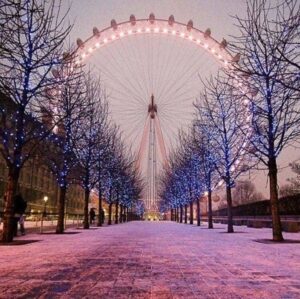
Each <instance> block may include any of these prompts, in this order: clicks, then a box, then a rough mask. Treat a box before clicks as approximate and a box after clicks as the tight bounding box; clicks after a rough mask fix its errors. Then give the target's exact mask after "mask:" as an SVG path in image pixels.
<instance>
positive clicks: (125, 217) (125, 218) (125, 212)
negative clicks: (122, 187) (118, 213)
mask: <svg viewBox="0 0 300 299" xmlns="http://www.w3.org/2000/svg"><path fill="white" fill-rule="evenodd" d="M123 213H124V214H123V222H127V207H124V209H123Z"/></svg>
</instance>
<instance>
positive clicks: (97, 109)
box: [75, 73, 108, 229]
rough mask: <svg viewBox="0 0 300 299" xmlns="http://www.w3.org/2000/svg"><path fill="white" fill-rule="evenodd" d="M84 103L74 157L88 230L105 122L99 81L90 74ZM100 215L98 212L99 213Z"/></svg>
mask: <svg viewBox="0 0 300 299" xmlns="http://www.w3.org/2000/svg"><path fill="white" fill-rule="evenodd" d="M85 90H86V94H85V98H84V100H85V102H86V105H87V106H88V114H87V115H86V117H85V118H80V121H79V124H80V125H79V131H80V133H79V140H78V142H77V145H76V149H75V151H76V155H77V157H78V160H79V163H80V166H81V171H80V173H81V175H80V181H81V185H82V186H83V189H84V226H83V227H84V229H88V228H89V211H88V204H89V199H90V193H91V190H92V189H93V188H94V187H95V186H96V184H97V181H98V175H97V166H96V165H97V159H98V150H99V145H100V144H101V143H103V142H105V141H106V140H102V139H101V137H102V136H103V134H102V130H103V127H104V125H105V123H106V120H107V113H108V111H107V103H106V102H105V97H104V93H103V90H102V88H101V84H100V81H99V80H95V79H92V76H91V73H88V74H87V75H86V76H85ZM99 213H100V211H99Z"/></svg>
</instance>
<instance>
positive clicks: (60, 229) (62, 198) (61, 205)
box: [56, 187, 67, 234]
mask: <svg viewBox="0 0 300 299" xmlns="http://www.w3.org/2000/svg"><path fill="white" fill-rule="evenodd" d="M59 191H60V192H59V199H58V220H57V226H56V233H57V234H63V233H64V221H65V202H66V192H67V187H60V188H59Z"/></svg>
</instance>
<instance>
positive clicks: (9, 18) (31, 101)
mask: <svg viewBox="0 0 300 299" xmlns="http://www.w3.org/2000/svg"><path fill="white" fill-rule="evenodd" d="M65 19H66V15H62V14H61V13H60V1H55V0H48V1H37V0H32V1H25V0H20V1H14V0H3V1H1V5H0V22H1V25H2V27H1V37H0V38H1V41H0V42H1V49H0V55H1V57H0V89H1V91H2V92H3V93H4V94H5V96H6V97H7V99H9V100H11V101H12V102H13V106H14V108H13V109H11V110H9V109H8V111H7V109H6V107H5V106H4V105H3V102H2V101H1V108H0V118H1V128H0V140H1V147H0V152H1V154H2V156H3V158H4V160H5V161H6V165H7V167H8V184H7V187H6V192H5V193H6V196H5V198H6V200H5V211H4V214H5V215H4V227H3V237H2V240H3V241H5V242H11V241H12V240H13V232H12V221H13V210H14V200H13V199H14V196H15V194H16V190H17V185H18V180H19V176H20V170H21V168H22V167H23V165H24V163H25V161H26V160H28V159H29V157H31V156H32V155H34V152H35V151H36V149H37V146H38V144H39V142H40V141H41V140H43V139H45V138H46V137H47V136H48V135H49V133H50V132H51V128H45V127H42V128H41V125H37V124H35V125H34V124H33V123H34V122H35V121H38V120H41V118H42V114H43V109H44V108H48V107H49V101H48V98H47V97H45V96H44V91H45V89H46V88H47V87H51V86H53V85H54V84H57V82H56V81H55V80H53V77H52V75H51V70H52V69H53V67H55V66H56V65H58V64H59V63H60V61H61V58H62V47H63V42H64V40H65V39H66V37H67V36H68V34H69V32H70V29H71V28H70V26H66V27H65V26H64V25H65V24H64V22H65ZM7 112H9V113H7Z"/></svg>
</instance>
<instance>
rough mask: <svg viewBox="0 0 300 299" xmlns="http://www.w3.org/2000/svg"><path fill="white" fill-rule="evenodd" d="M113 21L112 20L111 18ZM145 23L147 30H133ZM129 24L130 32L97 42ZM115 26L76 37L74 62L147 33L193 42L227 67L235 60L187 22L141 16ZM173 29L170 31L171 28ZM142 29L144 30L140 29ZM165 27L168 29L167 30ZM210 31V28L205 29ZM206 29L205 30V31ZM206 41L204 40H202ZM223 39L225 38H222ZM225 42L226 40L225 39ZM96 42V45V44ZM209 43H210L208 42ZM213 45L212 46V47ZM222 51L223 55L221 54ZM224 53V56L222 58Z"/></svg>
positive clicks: (216, 42)
mask: <svg viewBox="0 0 300 299" xmlns="http://www.w3.org/2000/svg"><path fill="white" fill-rule="evenodd" d="M112 21H114V20H112ZM145 23H147V24H148V26H149V28H147V29H149V31H147V30H146V28H142V27H141V28H139V29H141V31H138V29H137V30H134V29H135V28H137V27H138V26H139V25H140V24H143V25H145ZM159 23H161V24H164V25H165V26H166V27H164V28H163V30H161V28H159V30H155V29H157V28H154V27H155V25H157V24H159ZM127 25H130V26H131V28H132V32H131V33H128V32H124V35H123V36H120V35H118V34H113V35H111V36H110V37H108V38H106V39H107V40H106V41H105V38H104V39H103V40H102V42H103V43H101V41H100V43H99V39H100V38H101V36H102V35H103V34H104V33H107V32H110V31H112V32H115V33H117V32H118V31H119V29H120V27H121V28H122V27H123V26H127ZM174 25H175V26H178V27H179V28H180V29H181V30H182V31H180V32H179V31H178V30H177V31H176V34H174V33H173V31H174ZM115 26H116V27H114V26H112V25H111V26H108V27H105V28H103V29H102V30H100V31H99V30H98V29H97V28H96V27H94V29H96V30H97V34H92V35H91V36H90V37H88V38H87V39H86V40H84V41H82V40H81V39H80V38H78V39H77V48H76V49H75V50H74V51H73V52H72V53H71V57H73V58H74V59H75V64H80V63H81V62H82V61H84V60H85V59H86V58H87V57H89V56H91V54H92V53H93V52H95V51H96V50H99V49H100V48H102V47H103V46H107V45H109V44H111V43H112V42H114V41H118V40H121V39H123V38H124V37H128V36H135V35H149V34H151V33H152V34H162V35H165V36H170V35H173V36H174V37H177V38H181V39H183V40H186V41H189V42H193V43H194V44H196V45H198V46H201V48H200V49H204V50H205V51H206V52H208V53H210V54H211V55H212V56H213V57H214V58H216V61H218V62H219V63H220V64H223V65H224V66H225V67H229V66H230V63H231V62H236V61H235V56H233V55H232V54H231V53H230V52H229V51H228V50H227V48H226V46H224V45H222V42H219V41H217V40H216V39H215V38H213V37H212V36H211V34H210V32H209V35H206V33H205V31H202V30H201V29H198V28H196V27H194V26H192V27H191V28H190V29H188V24H184V23H182V22H178V21H175V20H174V21H173V23H172V25H170V24H169V20H167V19H160V18H159V19H154V20H151V19H150V18H142V19H135V21H134V24H132V21H130V20H129V21H123V22H120V23H115ZM172 28H173V30H172V31H171V29H172ZM142 29H144V30H142ZM165 29H169V30H168V31H167V32H166V31H165ZM207 30H209V31H210V29H207ZM207 30H206V31H207ZM191 32H196V33H197V34H198V35H199V37H200V36H201V39H200V38H198V39H196V38H195V37H194V36H192V35H191V34H190V33H191ZM93 41H95V43H94V44H93V45H92V46H90V47H88V45H89V44H90V43H91V42H93ZM204 41H206V42H204ZM223 41H225V39H223ZM225 42H226V41H225ZM97 43H98V45H97ZM209 43H210V44H209ZM212 46H214V47H212ZM220 53H222V54H223V55H221V54H220ZM224 54H225V56H226V58H224Z"/></svg>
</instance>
